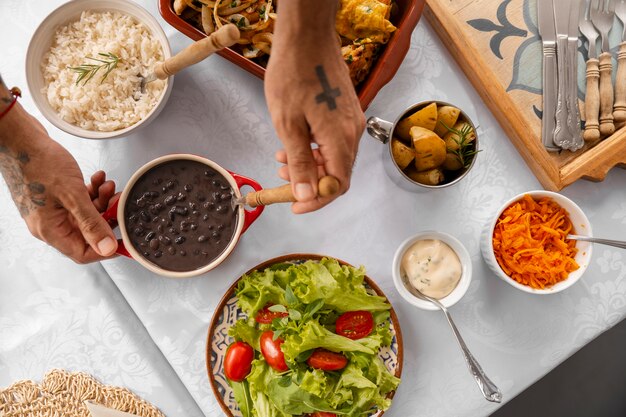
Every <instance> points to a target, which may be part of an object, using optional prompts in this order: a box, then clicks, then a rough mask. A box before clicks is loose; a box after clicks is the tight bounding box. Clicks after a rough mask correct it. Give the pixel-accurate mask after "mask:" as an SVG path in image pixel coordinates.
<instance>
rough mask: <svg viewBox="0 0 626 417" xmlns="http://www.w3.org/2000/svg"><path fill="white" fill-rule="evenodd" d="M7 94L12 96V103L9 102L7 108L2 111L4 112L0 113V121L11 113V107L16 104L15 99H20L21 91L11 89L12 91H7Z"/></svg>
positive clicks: (14, 88)
mask: <svg viewBox="0 0 626 417" xmlns="http://www.w3.org/2000/svg"><path fill="white" fill-rule="evenodd" d="M9 92H10V93H11V95H12V96H13V101H11V104H9V107H7V108H6V109H4V111H3V112H2V113H0V119H2V118H3V117H4V116H5V115H6V114H7V113H8V112H9V111H11V109H12V108H13V106H15V103H17V98H18V97H22V91H21V90H20V89H19V88H17V87H13V88H12V89H10V90H9Z"/></svg>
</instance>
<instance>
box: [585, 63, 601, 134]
mask: <svg viewBox="0 0 626 417" xmlns="http://www.w3.org/2000/svg"><path fill="white" fill-rule="evenodd" d="M599 80H600V70H599V69H598V60H597V59H596V58H590V59H589V61H587V91H586V93H585V132H584V133H583V138H584V139H585V141H587V142H595V141H597V140H599V139H600V129H599V128H600V123H599V122H598V116H599V112H600V86H599Z"/></svg>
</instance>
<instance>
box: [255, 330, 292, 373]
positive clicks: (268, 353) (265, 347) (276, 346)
mask: <svg viewBox="0 0 626 417" xmlns="http://www.w3.org/2000/svg"><path fill="white" fill-rule="evenodd" d="M284 342H285V341H284V340H283V339H281V338H280V337H279V338H278V339H276V340H274V332H273V331H271V330H268V331H266V332H263V334H262V335H261V339H260V340H259V343H260V344H261V353H262V354H263V357H264V358H265V360H266V361H267V363H268V364H269V365H270V366H271V367H272V368H274V369H276V370H277V371H278V372H284V371H286V370H287V369H289V367H288V366H287V363H286V362H285V354H284V353H283V351H282V350H280V345H282V344H283V343H284Z"/></svg>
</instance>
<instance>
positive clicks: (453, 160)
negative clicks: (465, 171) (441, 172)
mask: <svg viewBox="0 0 626 417" xmlns="http://www.w3.org/2000/svg"><path fill="white" fill-rule="evenodd" d="M441 166H442V167H443V169H445V170H447V171H458V170H459V169H461V168H463V163H462V162H461V160H460V159H459V156H458V155H456V154H454V153H452V152H448V153H447V154H446V160H445V161H443V164H442V165H441Z"/></svg>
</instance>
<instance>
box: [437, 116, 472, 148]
mask: <svg viewBox="0 0 626 417" xmlns="http://www.w3.org/2000/svg"><path fill="white" fill-rule="evenodd" d="M465 126H470V128H471V126H472V125H470V124H469V123H467V122H459V123H457V124H455V125H454V129H455V130H458V131H461V130H463V128H464V127H465ZM474 139H476V132H475V131H474V129H472V131H471V132H470V133H469V135H467V137H466V139H465V140H466V143H470V142H471V141H473V140H474ZM443 140H444V141H445V142H446V147H447V148H448V149H449V150H451V151H456V150H458V149H459V147H460V145H459V144H460V141H461V138H459V136H458V135H457V134H456V133H454V132H448V133H446V135H445V136H444V137H443Z"/></svg>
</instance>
